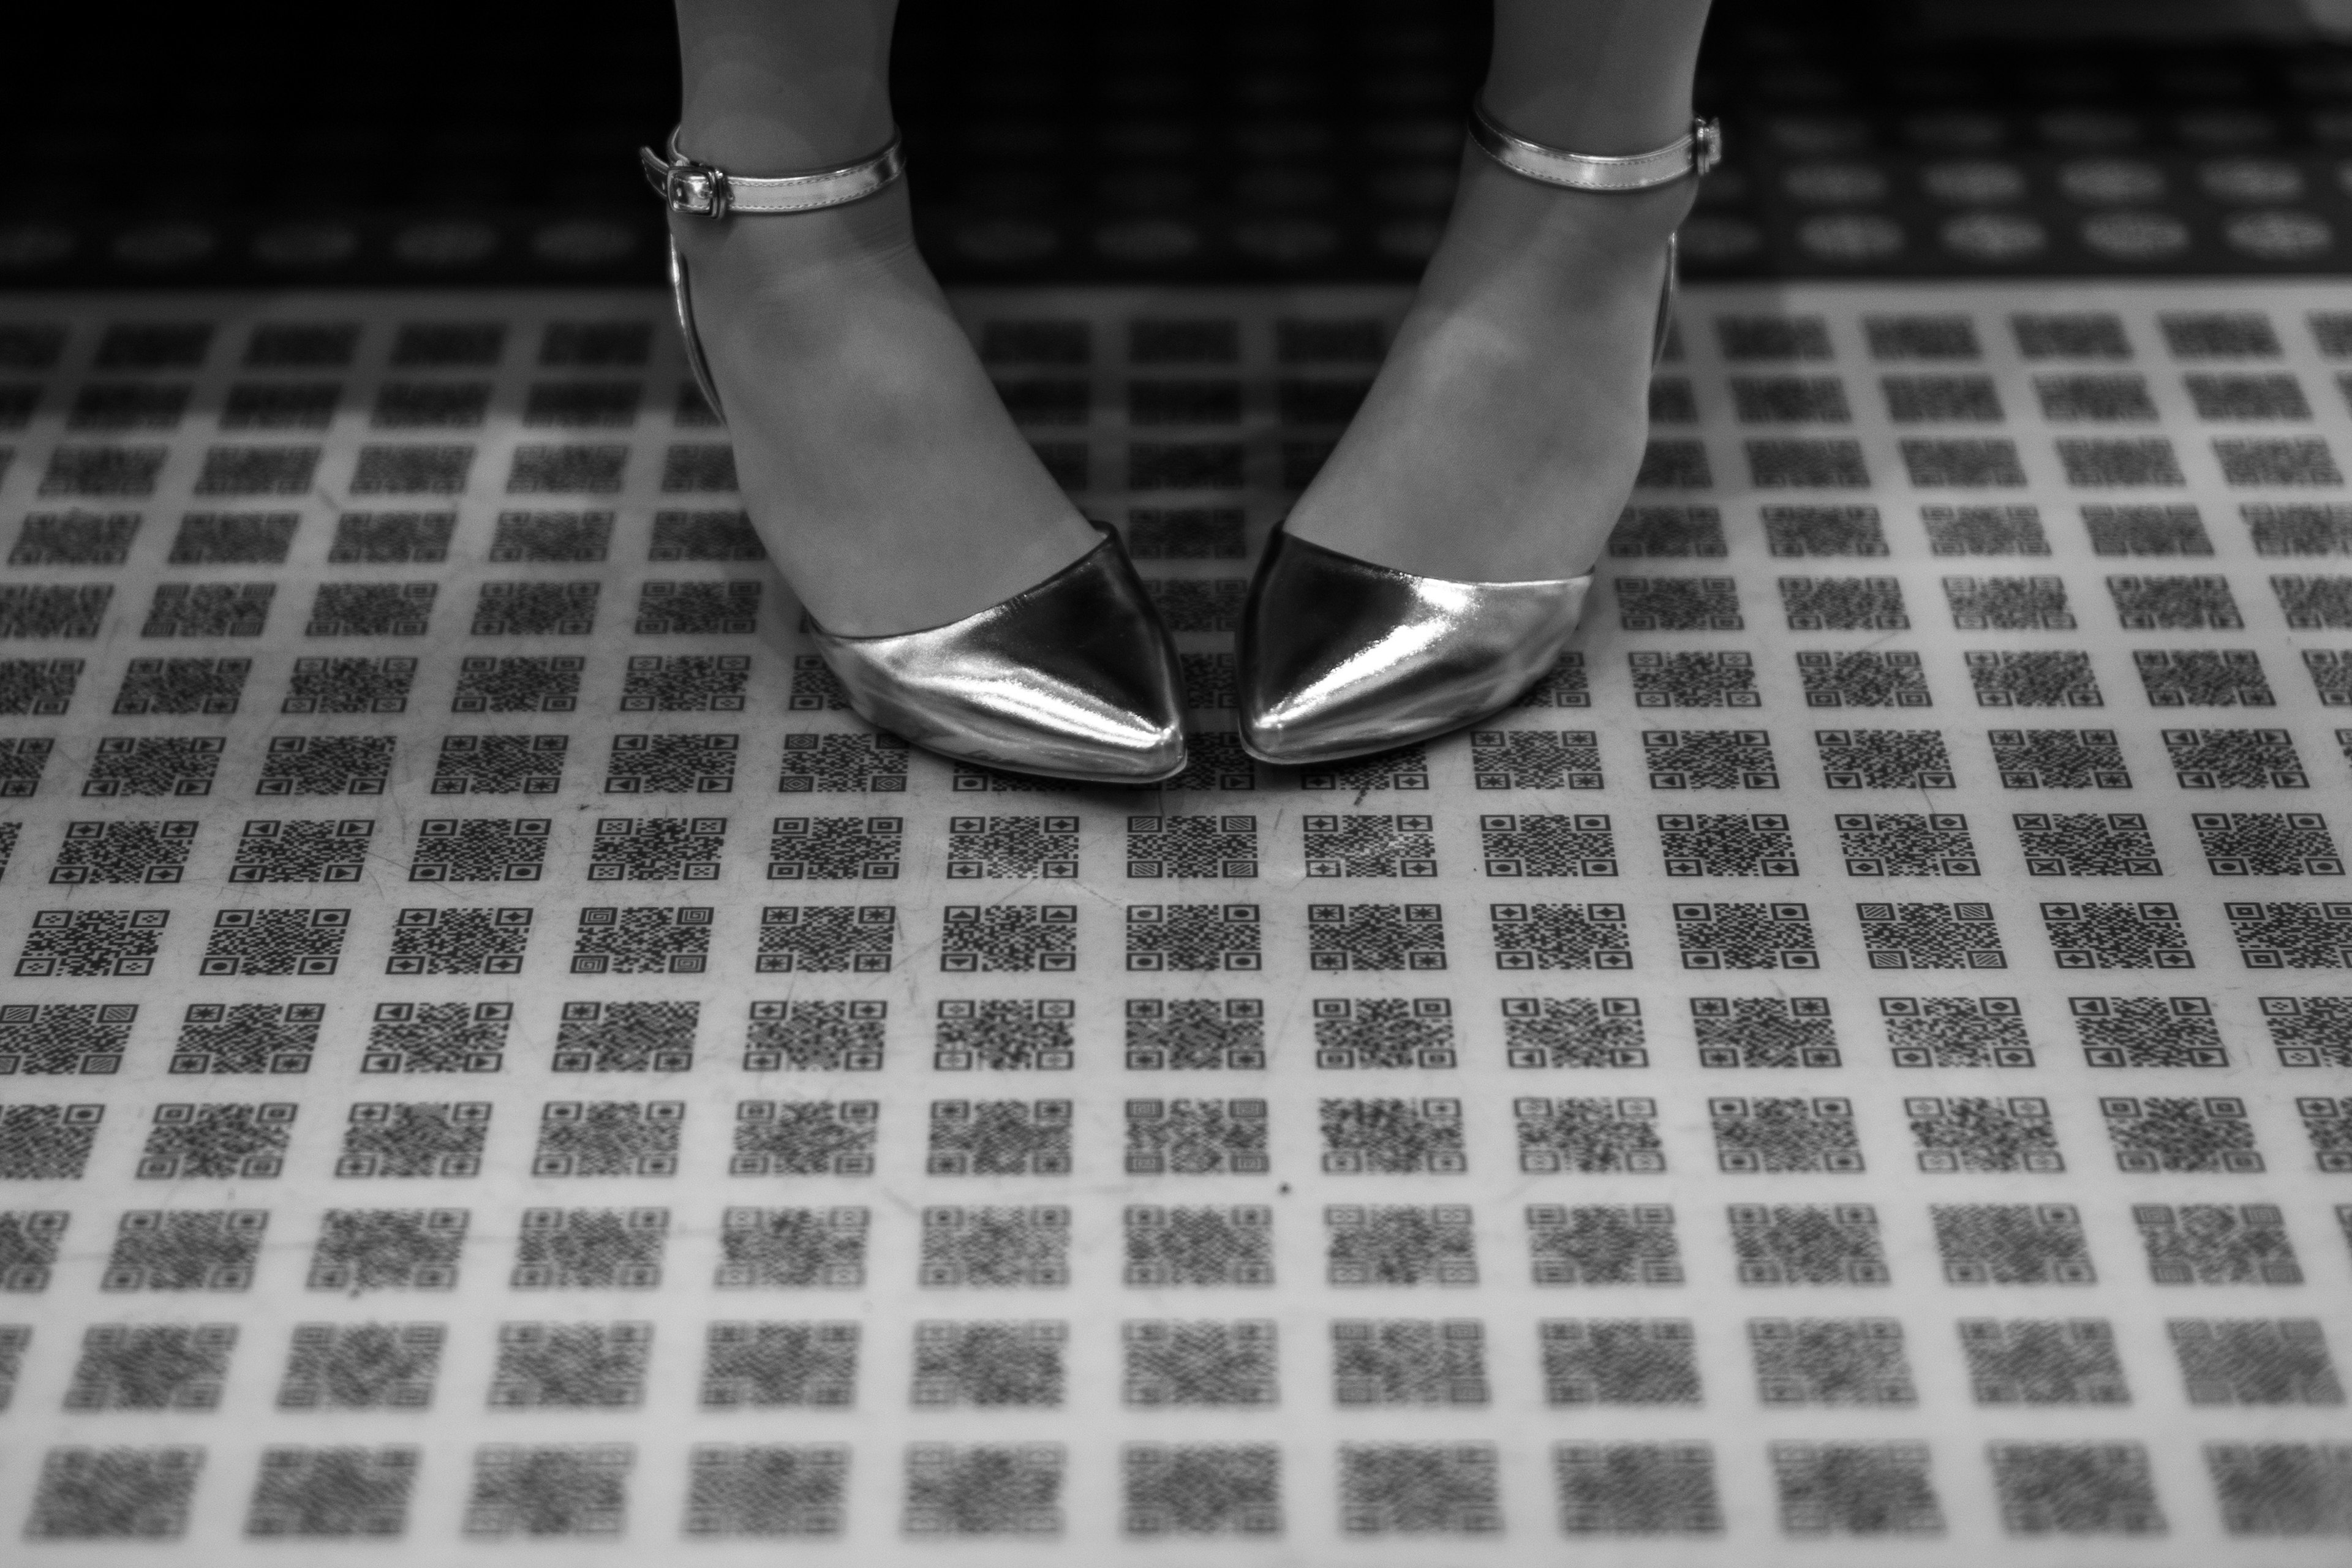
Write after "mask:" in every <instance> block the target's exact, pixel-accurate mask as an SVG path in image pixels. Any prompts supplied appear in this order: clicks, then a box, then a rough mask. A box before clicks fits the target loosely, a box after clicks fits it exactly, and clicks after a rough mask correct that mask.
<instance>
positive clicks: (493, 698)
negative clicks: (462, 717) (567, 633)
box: [449, 654, 587, 713]
mask: <svg viewBox="0 0 2352 1568" xmlns="http://www.w3.org/2000/svg"><path fill="white" fill-rule="evenodd" d="M584 668H587V660H585V659H583V658H580V657H579V656H578V655H576V654H572V655H556V656H551V657H540V658H491V657H490V656H488V654H477V655H473V656H471V657H468V658H461V659H459V660H458V661H457V689H456V691H455V692H454V693H453V694H452V695H451V697H450V699H449V711H450V712H452V713H571V712H573V711H576V710H578V709H579V706H580V675H581V671H582V670H583V669H584Z"/></svg>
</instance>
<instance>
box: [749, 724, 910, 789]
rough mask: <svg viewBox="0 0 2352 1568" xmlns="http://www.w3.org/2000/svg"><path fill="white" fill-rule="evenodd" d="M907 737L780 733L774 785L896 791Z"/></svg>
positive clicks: (901, 785)
mask: <svg viewBox="0 0 2352 1568" xmlns="http://www.w3.org/2000/svg"><path fill="white" fill-rule="evenodd" d="M907 758H908V746H907V742H904V741H902V740H900V739H899V738H898V736H896V735H886V734H880V733H877V734H870V735H819V734H810V733H806V732H797V731H796V732H793V733H789V734H787V735H785V736H784V757H783V762H782V764H781V766H780V768H779V770H778V772H777V773H776V788H777V790H778V791H780V792H781V793H782V794H785V795H807V794H810V793H812V792H813V793H814V794H817V795H868V794H871V795H898V794H903V793H905V791H906V788H907Z"/></svg>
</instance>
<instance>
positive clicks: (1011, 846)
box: [947, 816, 1078, 879]
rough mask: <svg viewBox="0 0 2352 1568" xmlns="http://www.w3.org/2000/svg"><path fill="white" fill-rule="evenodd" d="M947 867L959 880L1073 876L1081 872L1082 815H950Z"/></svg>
mask: <svg viewBox="0 0 2352 1568" xmlns="http://www.w3.org/2000/svg"><path fill="white" fill-rule="evenodd" d="M947 871H948V876H949V877H950V878H951V879H973V878H984V877H985V878H1033V877H1046V878H1061V877H1075V876H1076V875H1077V874H1078V819H1077V818H1076V817H1075V816H956V817H950V818H949V819H948V861H947Z"/></svg>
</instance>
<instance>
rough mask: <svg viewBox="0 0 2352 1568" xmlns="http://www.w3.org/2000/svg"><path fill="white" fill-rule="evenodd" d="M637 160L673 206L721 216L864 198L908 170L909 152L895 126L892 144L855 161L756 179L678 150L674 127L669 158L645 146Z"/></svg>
mask: <svg viewBox="0 0 2352 1568" xmlns="http://www.w3.org/2000/svg"><path fill="white" fill-rule="evenodd" d="M637 163H638V164H639V166H640V167H642V168H643V169H644V170H645V174H646V184H650V185H652V186H653V188H654V194H655V195H658V196H660V197H661V199H662V205H665V206H667V207H668V208H669V210H670V211H672V212H675V213H691V214H693V215H694V216H698V217H713V218H717V217H725V216H727V215H728V214H730V213H742V214H745V215H746V216H752V215H757V214H761V213H805V212H814V211H816V210H817V209H818V208H819V207H837V206H840V205H843V204H845V203H847V202H855V201H862V200H864V199H865V198H866V197H867V196H870V195H873V194H874V193H875V192H877V191H878V190H880V189H881V188H882V187H883V186H885V185H887V184H889V183H890V182H891V181H893V180H895V179H897V178H898V176H899V175H900V174H904V173H905V172H906V169H907V155H906V153H905V150H904V149H903V148H902V147H901V146H900V144H899V141H898V132H895V131H894V132H891V133H890V141H889V144H888V145H887V146H886V147H884V148H883V149H882V151H880V152H879V153H875V154H874V155H873V156H872V157H870V158H860V159H859V160H858V161H857V162H856V163H843V164H841V165H839V166H838V167H835V168H831V169H812V170H810V171H808V172H807V173H805V174H778V175H776V176H774V177H772V178H770V179H755V178H752V177H751V176H748V175H744V174H729V173H728V172H727V171H726V170H724V169H716V168H713V167H711V166H710V165H709V164H708V163H698V162H696V161H695V160H694V159H692V158H689V157H688V156H687V155H686V154H685V153H681V152H679V151H678V150H677V132H675V131H673V132H670V137H669V156H668V157H667V158H665V157H663V156H662V155H661V154H660V153H656V152H655V151H654V150H653V149H652V148H650V147H640V148H638V149H637Z"/></svg>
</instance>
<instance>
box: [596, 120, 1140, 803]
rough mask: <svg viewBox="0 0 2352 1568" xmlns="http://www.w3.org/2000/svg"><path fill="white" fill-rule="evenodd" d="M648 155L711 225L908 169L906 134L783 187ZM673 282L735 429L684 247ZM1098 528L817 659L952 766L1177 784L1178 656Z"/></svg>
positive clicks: (874, 186)
mask: <svg viewBox="0 0 2352 1568" xmlns="http://www.w3.org/2000/svg"><path fill="white" fill-rule="evenodd" d="M639 158H640V160H641V161H642V163H644V165H645V170H646V178H647V179H648V180H649V181H650V182H651V183H652V184H653V186H654V189H655V190H656V192H658V193H659V194H660V195H661V197H662V200H663V202H664V203H665V204H666V205H667V206H668V207H669V209H670V210H671V211H672V212H674V213H680V214H687V215H691V216H696V217H699V218H703V219H708V220H709V221H712V222H722V221H726V220H727V219H728V218H730V216H753V215H766V214H784V213H801V212H813V211H816V210H818V209H821V208H824V207H831V206H840V205H845V204H846V203H849V202H854V201H859V200H862V199H864V198H865V197H866V196H869V195H874V194H875V193H876V192H877V191H879V190H881V189H883V188H884V187H886V186H887V185H888V184H890V183H891V182H892V181H894V180H896V179H898V176H899V174H901V173H902V172H903V169H904V163H903V160H902V159H901V158H900V157H899V153H898V139H897V138H896V137H895V136H894V137H893V138H892V139H891V141H890V143H889V145H888V146H887V147H885V148H884V149H883V150H882V151H881V152H880V153H877V154H875V155H874V156H873V157H871V158H867V159H865V160H862V161H860V162H859V163H852V164H846V165H844V166H842V167H839V168H833V169H822V170H815V171H812V172H809V173H806V174H788V175H782V176H778V177H775V178H768V179H749V178H744V177H740V176H735V175H730V174H727V173H725V172H724V171H722V170H719V169H716V168H713V167H711V166H710V165H709V164H706V163H696V162H694V161H692V160H691V159H688V157H686V156H685V155H684V154H683V153H680V152H679V151H678V147H677V138H676V137H675V136H673V137H672V138H671V140H670V147H669V156H668V157H667V158H664V157H662V156H660V155H659V154H657V153H653V152H651V151H650V150H640V153H639ZM669 271H670V287H671V290H672V294H673V298H674V301H675V303H676V306H677V322H678V330H679V332H680V333H681V335H682V336H683V337H684V339H685V343H686V355H687V363H688V366H689V368H690V369H691V370H692V371H693V373H694V377H695V380H696V382H697V383H698V384H699V385H700V387H701V389H702V392H703V395H704V396H705V397H706V398H708V399H709V403H710V406H711V408H712V410H713V411H714V412H717V413H719V414H720V415H721V416H722V417H723V416H724V408H723V406H722V405H721V404H720V401H719V388H718V386H717V384H715V383H714V381H713V380H712V378H711V375H710V371H709V361H708V360H707V358H706V356H705V355H704V353H703V348H702V341H701V337H700V334H699V332H698V330H697V327H696V324H695V315H694V302H693V290H692V279H690V278H689V277H688V271H687V266H686V261H685V258H683V257H682V256H681V255H680V253H679V251H678V247H677V243H676V242H675V241H673V242H672V243H671V245H670V268H669ZM1095 527H1096V528H1097V530H1099V531H1101V532H1102V534H1103V535H1104V537H1103V540H1102V542H1100V543H1099V544H1097V545H1096V546H1095V548H1094V549H1092V550H1091V551H1088V552H1087V553H1086V554H1085V555H1083V556H1081V557H1079V558H1078V559H1077V560H1076V561H1075V562H1072V563H1070V564H1069V565H1067V566H1066V567H1064V568H1062V569H1061V570H1060V571H1058V572H1056V573H1055V574H1053V575H1052V576H1050V577H1048V578H1046V579H1045V581H1044V582H1042V583H1038V584H1034V585H1032V586H1030V587H1028V588H1025V589H1024V590H1022V591H1021V592H1020V593H1017V594H1014V595H1011V596H1010V597H1008V598H1005V599H1003V600H1001V601H999V602H998V603H996V604H994V605H990V606H989V607H988V608H986V609H984V610H981V611H978V612H976V613H974V614H972V615H969V616H964V617H962V618H961V619H960V620H955V621H950V622H949V623H948V624H946V625H944V626H930V627H927V628H924V629H922V630H919V631H910V632H899V633H894V634H891V635H888V636H881V637H844V636H838V635H835V634H833V633H829V632H826V631H824V630H822V629H817V630H815V631H814V633H813V634H812V635H813V637H814V642H815V645H816V650H817V653H818V655H819V656H820V657H821V658H824V662H825V664H826V665H827V667H829V668H831V669H832V671H833V673H834V675H835V677H836V678H837V679H839V680H840V682H841V684H842V688H843V689H844V691H845V693H846V695H847V697H848V699H849V705H850V707H851V709H852V710H854V711H856V713H857V715H858V716H859V717H860V718H862V719H864V720H866V721H867V722H868V723H871V724H874V725H877V726H878V727H880V728H882V729H885V730H889V731H893V732H895V733H897V734H898V735H900V736H902V737H904V738H905V739H906V740H908V741H909V742H913V743H914V744H916V745H919V746H922V747H924V748H926V749H927V750H929V751H933V752H940V754H942V755H945V756H950V757H956V758H960V759H962V760H965V761H969V762H976V763H985V764H988V765H990V766H992V767H1000V768H1006V769H1011V770H1013V771H1016V772H1020V773H1041V774H1045V775H1047V776H1049V777H1055V778H1064V779H1070V780H1075V781H1077V782H1080V783H1087V784H1153V783H1158V782H1160V781H1162V780H1165V779H1169V778H1172V777H1174V776H1175V775H1176V774H1178V773H1181V772H1182V771H1183V768H1184V763H1185V752H1184V732H1183V713H1184V700H1183V694H1182V687H1181V682H1180V681H1179V679H1178V678H1177V660H1176V650H1175V647H1174V646H1173V645H1172V644H1171V642H1170V640H1169V637H1168V633H1167V630H1166V628H1165V627H1164V626H1162V625H1161V624H1160V616H1159V613H1158V612H1157V611H1156V610H1155V609H1154V608H1153V607H1152V605H1151V601H1150V597H1149V596H1148V595H1146V594H1145V593H1144V590H1143V584H1142V582H1141V581H1140V580H1139V578H1138V577H1137V576H1136V574H1135V568H1134V567H1133V565H1132V564H1130V563H1129V561H1128V558H1127V552H1126V551H1125V550H1124V549H1123V548H1122V547H1121V545H1120V544H1119V542H1118V535H1117V534H1115V533H1113V532H1112V531H1110V530H1109V529H1108V527H1106V526H1105V525H1103V524H1102V523H1099V522H1097V523H1096V524H1095ZM881 569H885V570H887V563H882V564H881Z"/></svg>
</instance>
